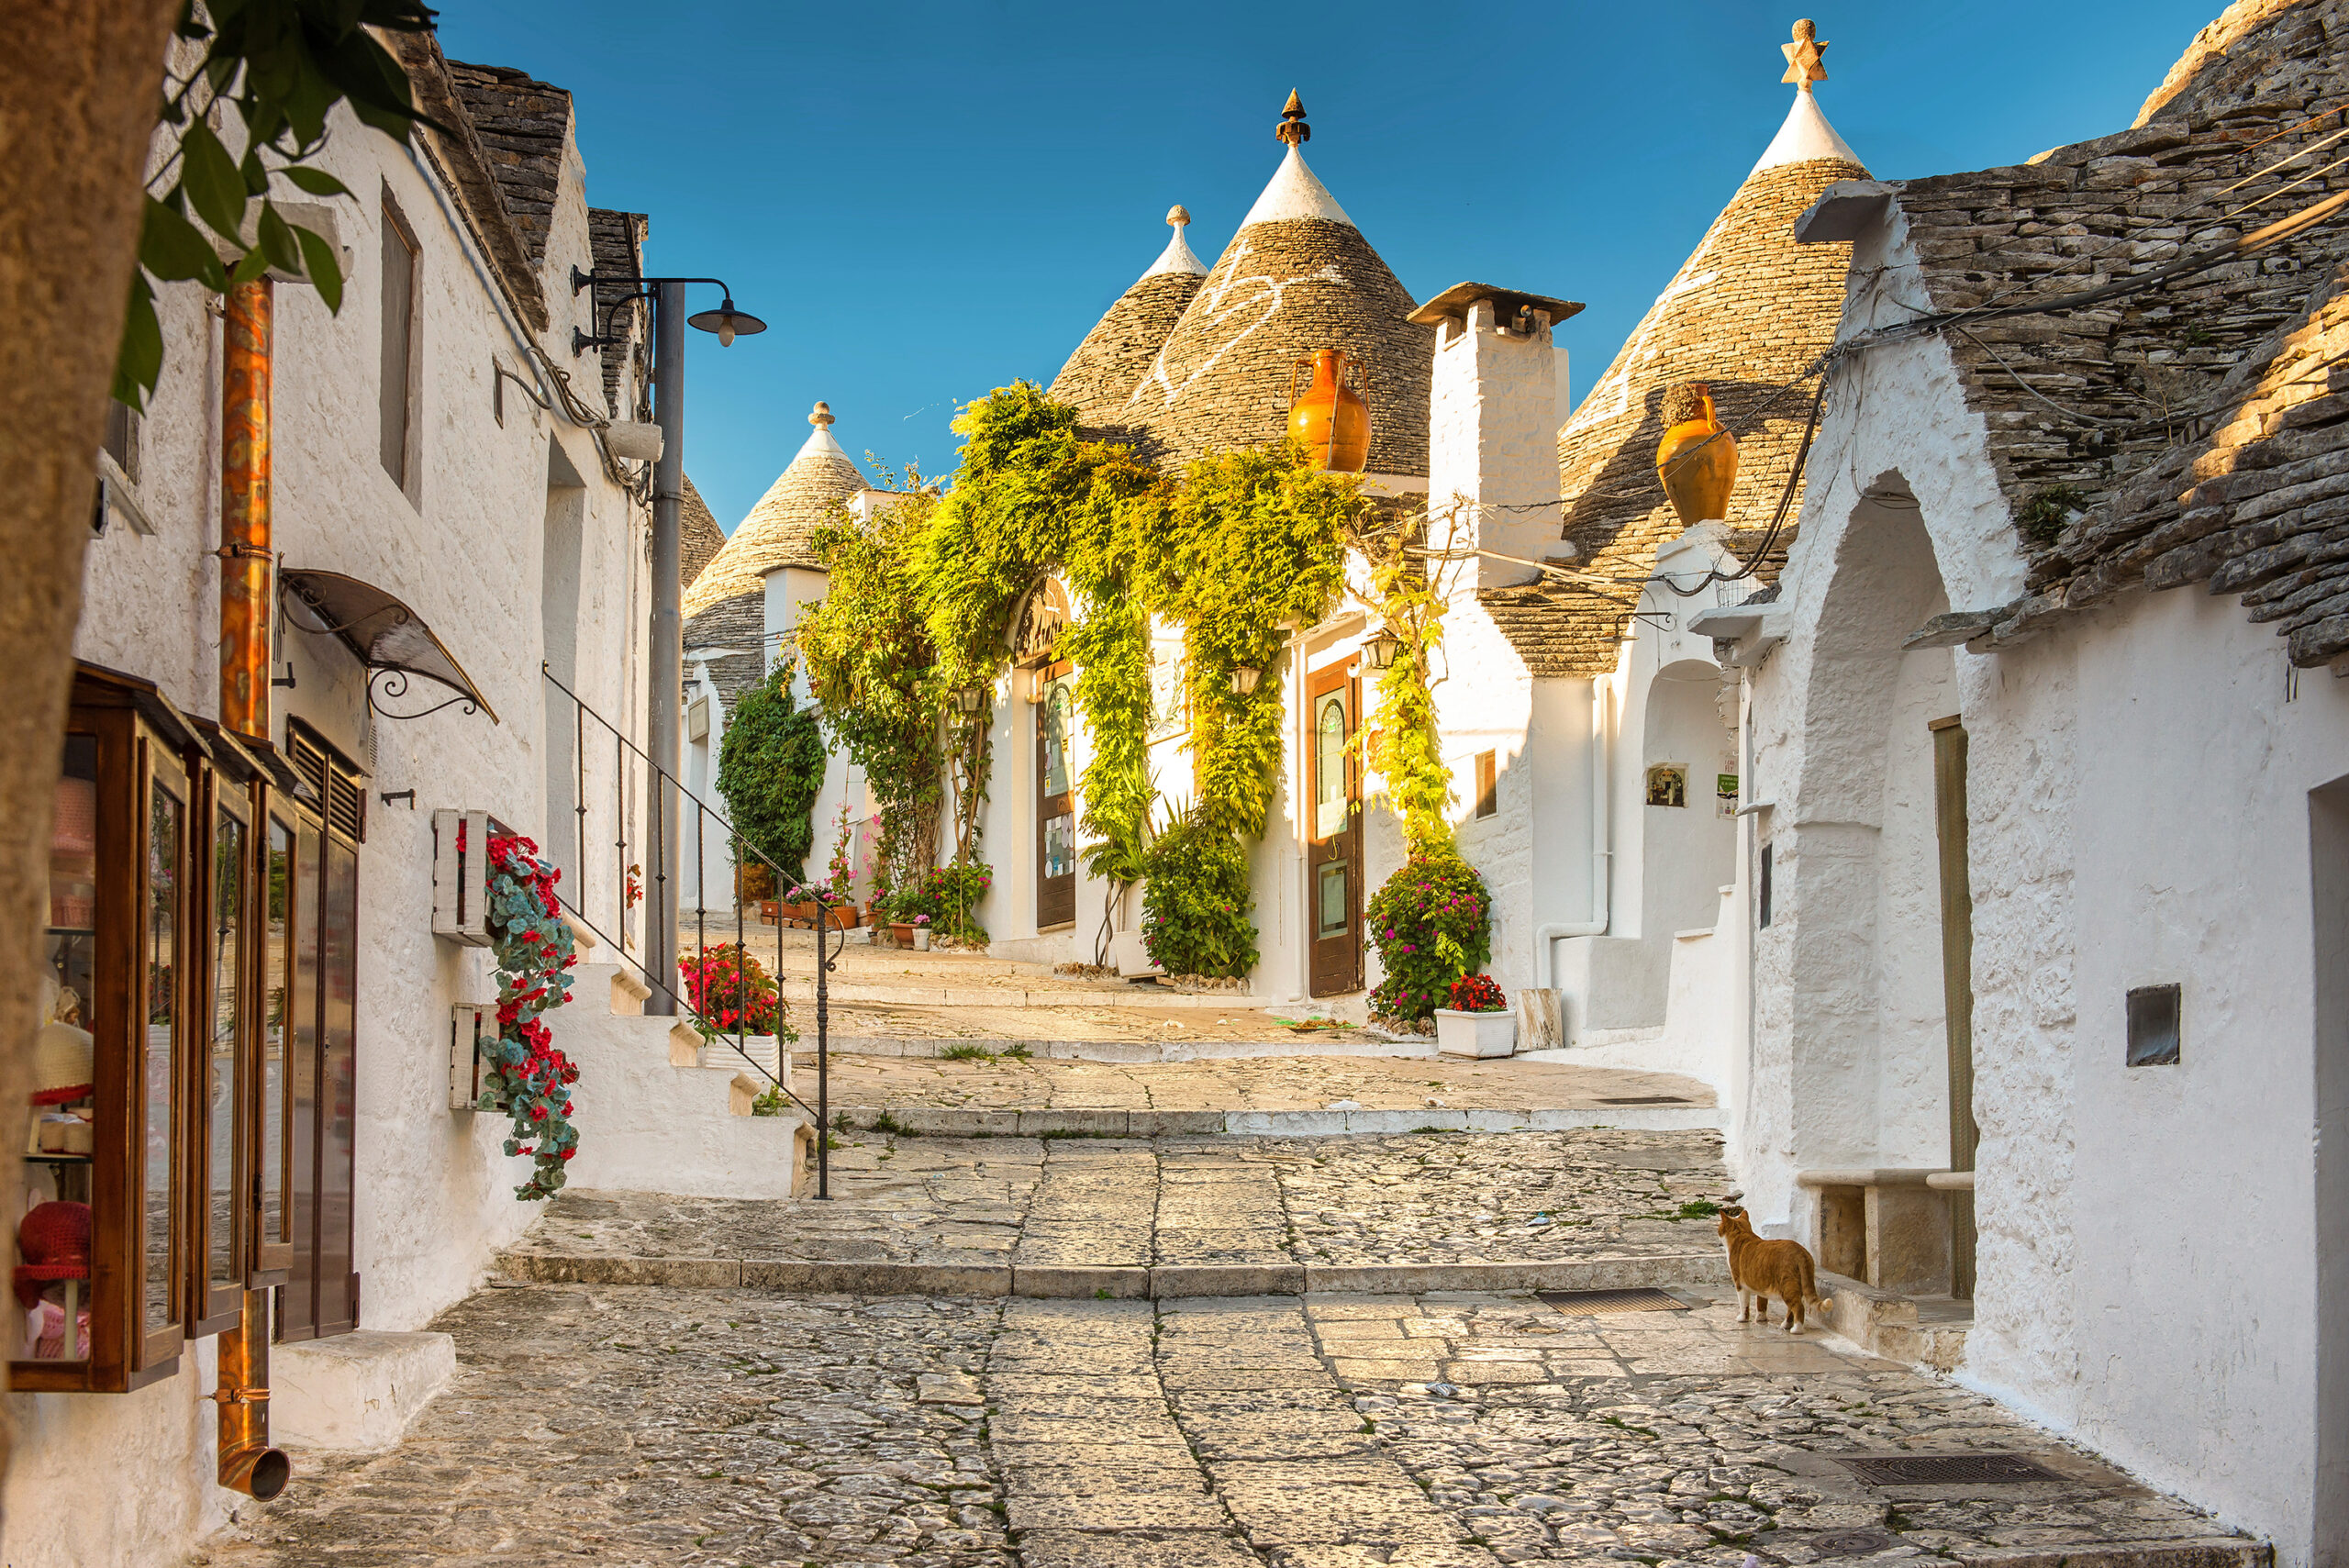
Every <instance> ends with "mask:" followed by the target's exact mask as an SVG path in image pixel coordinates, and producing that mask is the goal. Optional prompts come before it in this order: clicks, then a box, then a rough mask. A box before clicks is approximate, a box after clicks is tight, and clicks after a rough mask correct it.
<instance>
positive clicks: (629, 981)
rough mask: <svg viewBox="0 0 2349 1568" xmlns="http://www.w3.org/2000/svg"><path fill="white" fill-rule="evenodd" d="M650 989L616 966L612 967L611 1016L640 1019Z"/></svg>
mask: <svg viewBox="0 0 2349 1568" xmlns="http://www.w3.org/2000/svg"><path fill="white" fill-rule="evenodd" d="M651 996H652V987H651V986H650V985H647V984H645V983H644V982H643V981H641V980H639V979H638V978H637V977H636V976H635V975H633V974H631V973H629V972H628V971H627V970H626V969H624V968H622V967H620V966H619V965H618V964H615V965H613V967H612V1016H613V1017H614V1018H642V1017H643V1016H644V1004H645V1003H646V1002H648V1001H650V1000H651Z"/></svg>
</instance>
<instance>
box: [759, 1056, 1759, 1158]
mask: <svg viewBox="0 0 2349 1568" xmlns="http://www.w3.org/2000/svg"><path fill="white" fill-rule="evenodd" d="M809 1071H810V1069H808V1068H807V1067H806V1066H805V1064H803V1066H802V1069H801V1073H802V1076H801V1078H800V1079H799V1082H798V1084H797V1087H798V1089H799V1091H800V1093H802V1094H803V1095H811V1097H812V1093H813V1091H812V1090H811V1089H810V1087H809V1084H810V1082H811V1080H810V1079H809V1078H808V1077H807V1075H806V1074H807V1073H808V1072H809ZM831 1108H832V1115H833V1117H834V1118H835V1123H836V1124H837V1122H838V1120H839V1118H846V1120H847V1122H848V1125H849V1126H850V1127H852V1128H855V1129H870V1130H879V1131H888V1130H891V1129H896V1130H897V1131H901V1132H907V1133H914V1134H918V1135H923V1136H927V1137H931V1138H1052V1137H1062V1138H1108V1139H1152V1138H1202V1137H1221V1136H1230V1137H1236V1138H1332V1137H1345V1136H1349V1135H1364V1136H1375V1137H1393V1136H1395V1135H1397V1134H1398V1133H1408V1132H1564V1131H1566V1130H1568V1129H1574V1128H1586V1127H1619V1128H1635V1129H1640V1130H1642V1131H1650V1132H1678V1131H1718V1130H1720V1127H1721V1113H1720V1109H1719V1107H1717V1106H1575V1107H1564V1108H1561V1107H1555V1106H1551V1107H1542V1108H1534V1107H1527V1108H1524V1109H1520V1110H1506V1109H1504V1110H1493V1109H1479V1110H1453V1109H1448V1108H1442V1107H1437V1106H1430V1107H1428V1108H1426V1109H1424V1110H1409V1109H1405V1110H1277V1111H1275V1110H1265V1111H1252V1110H1188V1111H1175V1110H1167V1111H1160V1110H1148V1109H1141V1110H1135V1109H1130V1108H1119V1107H1114V1106H1111V1107H1103V1108H1100V1109H1088V1108H1085V1107H1083V1106H1061V1107H1058V1108H1055V1109H1052V1110H1023V1109H1017V1108H1013V1107H1004V1108H1000V1109H987V1108H981V1107H973V1106H925V1105H894V1106H853V1105H847V1104H835V1105H834V1106H832V1107H831ZM883 1117H887V1118H888V1119H889V1122H890V1124H891V1126H890V1127H888V1128H885V1127H882V1126H881V1121H882V1118H883Z"/></svg>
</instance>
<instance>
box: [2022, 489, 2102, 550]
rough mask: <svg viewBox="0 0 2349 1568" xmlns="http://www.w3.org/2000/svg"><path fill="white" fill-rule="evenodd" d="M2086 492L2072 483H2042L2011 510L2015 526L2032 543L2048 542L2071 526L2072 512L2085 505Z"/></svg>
mask: <svg viewBox="0 0 2349 1568" xmlns="http://www.w3.org/2000/svg"><path fill="white" fill-rule="evenodd" d="M2087 502H2088V493H2087V491H2085V490H2083V489H2081V488H2080V487H2079V486H2078V485H2076V484H2046V485H2042V486H2041V487H2040V488H2039V490H2038V491H2037V492H2036V493H2034V494H2033V495H2032V498H2031V499H2030V500H2028V501H2026V502H2024V503H2023V505H2022V506H2021V508H2020V509H2018V510H2017V511H2016V513H2015V527H2016V528H2020V529H2021V531H2022V535H2023V537H2024V538H2025V539H2030V540H2031V541H2032V543H2034V544H2041V545H2052V544H2054V542H2055V541H2056V540H2057V539H2061V538H2063V537H2064V530H2065V528H2069V527H2070V526H2071V522H2072V514H2073V513H2075V512H2076V511H2078V510H2079V509H2080V508H2081V507H2083V506H2087Z"/></svg>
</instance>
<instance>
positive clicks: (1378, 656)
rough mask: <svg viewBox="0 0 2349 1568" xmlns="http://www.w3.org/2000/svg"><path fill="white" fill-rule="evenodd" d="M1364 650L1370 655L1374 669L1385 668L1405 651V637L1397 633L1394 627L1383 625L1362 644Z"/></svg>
mask: <svg viewBox="0 0 2349 1568" xmlns="http://www.w3.org/2000/svg"><path fill="white" fill-rule="evenodd" d="M1362 650H1363V652H1364V654H1365V655H1367V656H1368V657H1369V660H1370V667H1371V668H1372V669H1374V670H1384V669H1386V668H1387V667H1389V666H1390V665H1392V664H1393V663H1394V662H1395V656H1396V655H1397V653H1400V652H1401V651H1403V639H1401V638H1399V637H1397V636H1396V635H1395V633H1394V630H1393V628H1389V627H1383V626H1382V627H1380V628H1378V629H1377V630H1376V631H1374V632H1372V633H1371V634H1370V639H1369V640H1368V641H1366V642H1364V644H1363V645H1362Z"/></svg>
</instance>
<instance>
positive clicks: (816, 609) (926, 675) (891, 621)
mask: <svg viewBox="0 0 2349 1568" xmlns="http://www.w3.org/2000/svg"><path fill="white" fill-rule="evenodd" d="M904 491H905V494H904V495H902V497H901V498H900V499H898V500H897V501H896V502H895V503H894V504H892V505H890V506H885V507H881V508H878V509H876V510H875V511H874V514H873V515H872V516H871V517H868V518H864V519H861V520H860V519H855V518H851V517H846V516H842V517H838V518H836V519H835V520H834V521H833V522H832V523H830V524H829V525H827V526H826V527H824V528H818V530H817V531H816V550H817V553H818V559H820V560H821V561H822V562H824V566H825V569H826V570H827V571H828V572H829V573H830V578H829V588H828V590H827V592H826V594H825V595H824V597H823V599H822V600H821V601H820V602H819V603H818V604H816V605H813V606H809V608H808V609H807V612H806V613H805V614H803V615H802V616H801V617H800V621H799V631H798V648H799V654H800V657H801V658H803V659H805V660H806V661H807V676H808V683H809V686H810V688H811V690H812V691H813V692H814V695H815V698H816V704H817V708H818V713H819V714H820V715H821V717H822V722H823V726H824V728H825V730H826V731H827V732H828V733H829V735H830V737H831V739H832V740H833V741H834V743H836V744H838V745H839V746H841V747H842V748H843V749H844V750H846V751H847V752H848V755H849V760H850V761H851V762H854V763H855V764H856V765H857V766H858V767H859V768H861V769H863V772H864V776H865V780H866V783H867V786H868V787H869V788H870V789H871V790H872V791H873V793H874V796H875V797H876V799H877V802H878V804H879V806H880V808H881V842H880V845H879V856H880V866H879V873H880V876H881V878H882V880H883V881H884V882H885V883H887V884H890V885H893V886H894V885H896V884H898V883H900V882H903V881H906V880H907V879H908V878H912V877H918V876H919V875H920V874H921V873H923V872H924V871H926V870H928V869H929V868H930V864H931V862H932V861H933V859H934V857H935V854H936V849H935V845H936V842H937V836H938V813H939V809H940V806H941V804H942V801H943V798H944V792H943V790H942V788H941V781H942V779H943V777H944V773H945V764H944V758H943V752H942V748H941V742H940V731H941V719H942V717H943V713H942V709H943V708H944V706H946V703H947V693H948V691H950V690H951V688H950V687H948V686H946V685H945V684H943V683H942V682H941V681H940V680H939V679H938V677H937V669H938V664H939V659H938V654H937V650H936V648H935V646H934V645H933V644H932V643H931V641H930V628H929V622H928V619H927V617H925V616H924V614H923V605H922V602H921V598H920V595H919V594H918V591H917V588H916V584H915V582H914V579H913V576H912V573H911V571H910V569H909V565H908V557H909V554H910V551H909V549H908V546H909V543H910V541H911V540H912V539H915V538H916V537H918V535H919V533H920V531H921V529H922V528H924V527H925V526H926V525H927V523H928V522H929V520H930V514H931V513H932V512H934V511H936V510H937V508H938V506H939V500H938V497H937V495H936V494H935V493H934V492H933V491H931V490H930V489H928V488H926V487H925V485H924V484H923V482H922V478H921V475H920V474H919V473H913V472H910V471H908V473H907V474H906V475H905V482H904Z"/></svg>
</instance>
